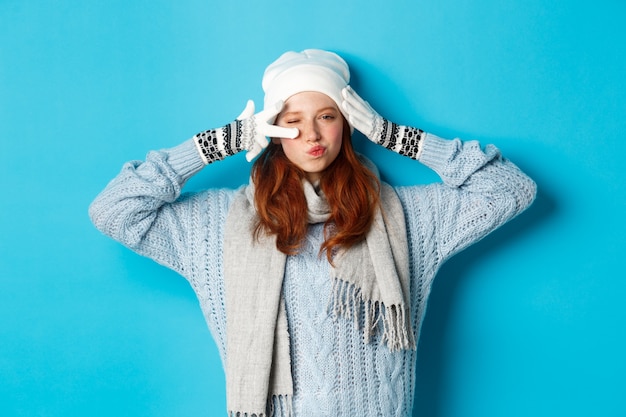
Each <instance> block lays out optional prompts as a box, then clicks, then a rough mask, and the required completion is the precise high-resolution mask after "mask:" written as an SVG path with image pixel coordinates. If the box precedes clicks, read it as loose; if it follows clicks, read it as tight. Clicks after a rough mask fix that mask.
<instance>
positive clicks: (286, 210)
mask: <svg viewBox="0 0 626 417" xmlns="http://www.w3.org/2000/svg"><path fill="white" fill-rule="evenodd" d="M304 178H305V173H304V171H302V170H301V169H300V168H298V167H297V166H295V165H294V164H293V163H292V162H291V161H289V159H288V158H287V156H286V155H285V153H284V152H283V148H282V146H281V145H280V144H275V143H272V142H270V144H269V145H268V146H267V148H266V149H265V150H264V151H263V153H262V154H261V155H260V157H259V158H258V159H257V160H256V162H255V163H254V165H253V167H252V181H253V182H254V185H255V188H256V190H255V194H254V202H255V205H256V209H257V213H258V223H257V226H256V228H255V231H254V233H255V236H256V238H258V236H259V233H266V234H268V235H276V247H277V249H278V250H280V251H281V252H283V253H285V254H287V255H293V254H296V253H298V252H299V250H300V248H301V246H302V242H303V240H304V237H305V236H306V233H307V229H308V215H307V203H306V198H305V196H304V189H303V187H302V181H303V179H304ZM320 188H321V190H322V192H323V193H324V195H325V196H326V200H327V201H328V204H329V206H330V217H329V218H328V220H327V221H326V223H325V224H324V243H323V244H322V245H321V247H320V255H321V254H322V253H323V252H326V256H327V258H328V260H329V262H331V263H332V258H333V254H334V253H335V250H336V249H338V248H340V247H341V248H349V247H351V246H352V245H354V244H355V243H358V242H360V241H362V240H363V239H365V235H366V233H367V232H368V230H369V228H370V227H371V225H372V221H373V219H374V213H375V212H376V210H377V209H378V206H379V203H380V198H379V195H380V182H379V180H378V178H377V177H376V175H374V173H372V171H370V170H369V169H368V168H367V167H365V166H364V165H363V163H362V162H361V161H360V160H359V158H358V156H357V154H356V153H355V151H354V148H353V147H352V135H351V133H350V127H349V125H348V123H347V122H346V121H345V119H344V121H343V137H342V143H341V150H340V152H339V154H338V155H337V158H336V159H335V160H334V161H333V162H332V163H331V164H330V165H329V166H328V167H327V168H326V169H325V170H324V171H323V172H322V174H321V178H320Z"/></svg>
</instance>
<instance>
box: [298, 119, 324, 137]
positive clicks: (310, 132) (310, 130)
mask: <svg viewBox="0 0 626 417" xmlns="http://www.w3.org/2000/svg"><path fill="white" fill-rule="evenodd" d="M301 133H302V138H303V139H304V140H306V141H307V142H317V141H318V140H320V137H321V136H320V131H319V128H318V126H317V124H316V123H315V121H314V120H312V121H309V122H306V123H305V124H304V128H303V129H302V132H301Z"/></svg>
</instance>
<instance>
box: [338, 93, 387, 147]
mask: <svg viewBox="0 0 626 417" xmlns="http://www.w3.org/2000/svg"><path fill="white" fill-rule="evenodd" d="M341 96H342V97H343V101H342V102H341V107H342V108H343V109H344V110H345V112H346V113H347V114H348V121H349V122H350V124H351V125H352V126H354V127H355V129H356V130H358V131H359V132H361V133H363V134H364V135H365V136H366V137H367V138H368V139H369V140H371V141H372V142H375V143H378V142H379V139H380V133H378V134H377V132H378V130H379V129H377V126H382V124H383V120H384V119H383V118H382V117H381V116H380V115H379V114H378V113H376V111H375V110H374V109H373V108H372V106H370V104H369V103H368V102H367V101H365V100H363V99H362V98H361V97H360V96H359V95H358V94H357V93H356V92H355V91H354V90H353V89H352V87H350V86H348V87H346V88H344V89H343V90H341Z"/></svg>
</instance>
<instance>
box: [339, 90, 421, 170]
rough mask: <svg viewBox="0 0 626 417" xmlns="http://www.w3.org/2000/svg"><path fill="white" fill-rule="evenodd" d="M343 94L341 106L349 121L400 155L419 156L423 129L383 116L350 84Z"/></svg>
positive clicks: (370, 137) (372, 138) (376, 141)
mask: <svg viewBox="0 0 626 417" xmlns="http://www.w3.org/2000/svg"><path fill="white" fill-rule="evenodd" d="M341 96H342V97H343V101H342V102H341V107H342V108H343V109H344V111H345V112H346V114H347V115H348V121H349V122H350V124H351V125H352V126H354V127H355V128H356V129H357V130H358V131H360V132H361V133H363V134H364V135H365V136H366V137H367V138H368V139H369V140H371V141H372V142H374V143H377V144H379V145H381V146H384V147H385V148H387V149H391V150H392V151H394V152H397V153H399V154H400V155H406V156H408V157H410V158H413V159H418V158H419V155H420V149H421V142H422V139H423V136H424V131H423V130H420V129H417V128H415V127H410V126H402V125H397V124H395V123H392V122H390V121H389V120H387V119H385V118H383V117H381V116H380V115H379V114H378V113H376V111H375V110H374V109H373V108H372V106H370V104H369V103H368V102H367V101H365V100H363V99H362V98H361V97H359V95H358V94H357V93H356V92H355V91H354V90H353V89H352V87H350V86H348V87H346V88H344V89H343V90H341Z"/></svg>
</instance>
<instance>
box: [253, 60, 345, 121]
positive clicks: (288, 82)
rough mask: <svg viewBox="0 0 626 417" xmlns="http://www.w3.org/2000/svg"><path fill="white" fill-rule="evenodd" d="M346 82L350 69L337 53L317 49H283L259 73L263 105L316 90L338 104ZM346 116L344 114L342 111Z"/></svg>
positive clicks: (266, 106)
mask: <svg viewBox="0 0 626 417" xmlns="http://www.w3.org/2000/svg"><path fill="white" fill-rule="evenodd" d="M349 83H350V69H349V68H348V64H346V61H344V60H343V59H342V58H341V57H340V56H339V55H337V54H335V53H333V52H328V51H323V50H320V49H306V50H304V51H302V52H293V51H290V52H285V53H284V54H282V55H281V56H280V57H279V58H278V59H277V60H276V61H274V62H272V63H271V64H270V65H269V66H268V67H267V68H266V69H265V73H264V74H263V91H264V92H265V99H264V105H265V108H269V107H270V106H273V105H274V104H275V103H276V102H277V101H279V100H282V101H286V100H287V99H288V98H289V97H291V96H293V95H294V94H297V93H301V92H304V91H316V92H319V93H323V94H326V95H327V96H328V97H330V98H331V99H333V101H334V102H335V103H337V108H338V109H339V110H340V111H341V112H342V113H343V109H342V108H341V102H342V97H341V90H342V89H343V88H345V87H346V86H347V85H348V84H349ZM344 117H345V118H346V120H348V118H347V117H346V115H345V114H344Z"/></svg>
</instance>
